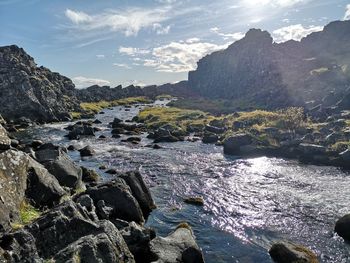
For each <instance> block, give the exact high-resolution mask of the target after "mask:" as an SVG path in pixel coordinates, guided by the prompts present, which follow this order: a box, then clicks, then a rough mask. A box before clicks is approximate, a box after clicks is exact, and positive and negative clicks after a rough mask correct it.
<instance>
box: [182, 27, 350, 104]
mask: <svg viewBox="0 0 350 263" xmlns="http://www.w3.org/2000/svg"><path fill="white" fill-rule="evenodd" d="M188 79H189V87H190V88H191V89H192V90H193V91H195V92H197V93H198V94H200V95H202V96H204V97H208V98H224V99H230V100H232V101H235V102H236V103H237V106H239V107H241V108H247V107H251V106H253V107H259V108H279V107H285V106H289V105H305V106H309V107H310V108H311V107H313V106H316V105H318V104H323V105H324V106H334V105H336V104H337V103H338V101H340V100H341V99H342V98H344V96H345V94H349V93H350V91H349V86H350V21H336V22H332V23H330V24H329V25H327V26H325V28H324V30H323V31H321V32H317V33H312V34H310V35H309V36H307V37H305V38H303V39H302V40H301V41H300V42H298V41H287V42H285V43H281V44H278V43H274V42H273V39H272V37H271V35H270V34H269V33H268V32H266V31H262V30H259V29H251V30H249V31H248V32H247V34H246V35H245V37H244V38H243V39H241V40H239V41H237V42H235V43H233V44H232V45H230V46H229V47H228V48H227V49H226V50H223V51H218V52H214V53H212V54H210V55H208V56H206V57H204V58H202V59H201V60H199V62H198V68H197V69H196V70H195V71H192V72H189V76H188Z"/></svg>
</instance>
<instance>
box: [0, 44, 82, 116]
mask: <svg viewBox="0 0 350 263" xmlns="http://www.w3.org/2000/svg"><path fill="white" fill-rule="evenodd" d="M79 110H80V106H79V102H78V100H77V99H76V97H75V89H74V84H73V82H72V81H71V80H70V79H68V78H67V77H64V76H62V75H60V74H58V73H55V72H51V71H50V70H49V69H47V68H45V67H37V65H36V64H35V62H34V59H33V58H32V57H30V56H29V55H28V54H27V53H26V52H25V51H24V50H23V49H22V48H19V47H17V46H15V45H13V46H5V47H0V113H1V114H2V115H3V117H4V118H5V119H7V120H10V119H13V120H17V119H19V118H21V117H26V118H28V119H30V120H32V121H38V122H49V121H58V120H67V119H69V118H70V115H69V112H71V111H79Z"/></svg>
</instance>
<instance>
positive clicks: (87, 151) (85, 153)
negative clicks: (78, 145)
mask: <svg viewBox="0 0 350 263" xmlns="http://www.w3.org/2000/svg"><path fill="white" fill-rule="evenodd" d="M79 152H80V156H81V157H86V156H93V155H94V154H95V151H94V149H92V147H91V146H85V147H84V148H82V149H80V150H79Z"/></svg>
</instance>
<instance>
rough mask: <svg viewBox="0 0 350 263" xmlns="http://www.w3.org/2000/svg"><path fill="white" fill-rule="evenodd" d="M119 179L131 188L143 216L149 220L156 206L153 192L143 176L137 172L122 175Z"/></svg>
mask: <svg viewBox="0 0 350 263" xmlns="http://www.w3.org/2000/svg"><path fill="white" fill-rule="evenodd" d="M119 177H120V178H122V179H123V180H124V181H125V182H126V184H127V185H128V186H129V187H130V189H131V192H132V195H133V196H134V197H135V199H136V200H137V202H138V203H139V205H140V207H141V209H142V213H143V216H144V217H145V218H147V217H148V215H149V214H150V213H151V211H152V210H153V209H155V208H156V205H155V203H154V201H153V198H152V195H151V192H150V191H149V189H148V187H147V186H146V184H145V182H144V181H143V179H142V175H141V174H140V173H139V172H136V171H135V172H127V173H125V174H121V175H120V176H119Z"/></svg>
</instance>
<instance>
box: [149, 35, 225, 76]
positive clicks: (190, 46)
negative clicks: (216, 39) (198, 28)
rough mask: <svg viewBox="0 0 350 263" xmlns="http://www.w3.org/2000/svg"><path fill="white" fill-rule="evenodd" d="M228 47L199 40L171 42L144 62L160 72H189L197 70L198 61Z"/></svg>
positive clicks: (156, 49) (153, 52)
mask: <svg viewBox="0 0 350 263" xmlns="http://www.w3.org/2000/svg"><path fill="white" fill-rule="evenodd" d="M227 46H228V44H225V45H216V44H213V43H207V42H200V39H198V38H190V39H187V40H186V41H181V42H180V41H179V42H171V43H169V44H167V45H163V46H160V47H156V48H154V49H153V51H152V58H151V59H146V60H144V66H147V67H153V68H155V69H156V70H157V71H159V72H173V73H177V72H187V71H190V70H194V69H195V68H196V64H197V61H198V60H199V59H201V58H202V57H204V56H205V55H207V54H209V53H212V52H214V51H217V50H221V49H224V48H226V47H227Z"/></svg>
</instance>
